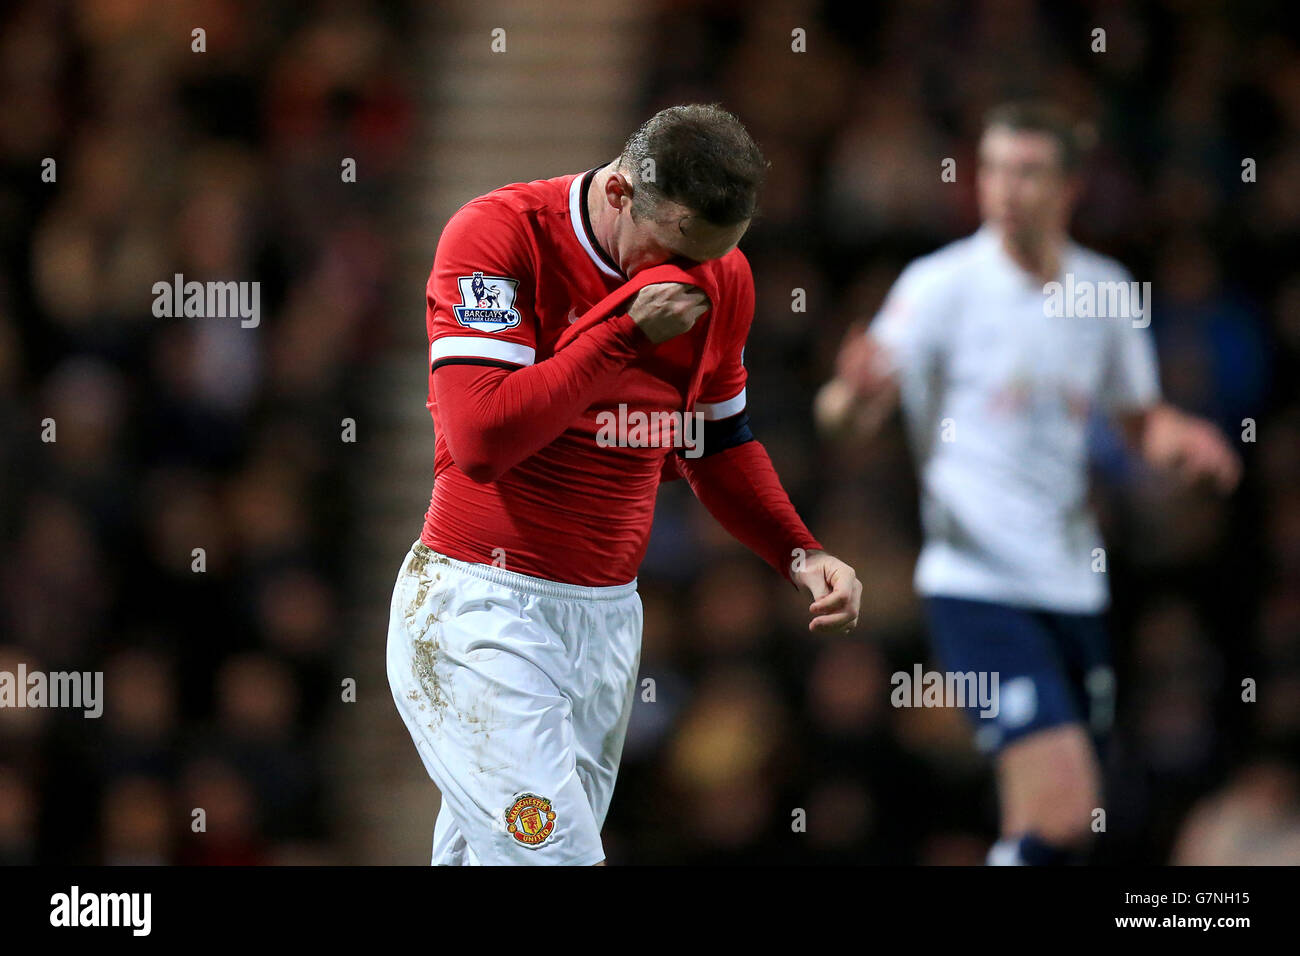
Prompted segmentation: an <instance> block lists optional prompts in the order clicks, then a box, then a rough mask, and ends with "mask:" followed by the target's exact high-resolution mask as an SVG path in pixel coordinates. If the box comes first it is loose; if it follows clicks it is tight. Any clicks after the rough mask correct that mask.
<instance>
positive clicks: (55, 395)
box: [0, 0, 414, 864]
mask: <svg viewBox="0 0 1300 956" xmlns="http://www.w3.org/2000/svg"><path fill="white" fill-rule="evenodd" d="M402 12H403V11H402V9H401V8H400V7H397V6H394V7H393V8H392V9H386V5H384V4H364V5H362V4H358V5H336V6H334V7H331V6H328V5H322V6H320V7H317V8H313V7H311V6H305V7H303V6H299V5H297V4H292V3H258V4H252V3H232V2H220V0H201V2H199V3H197V4H172V3H158V2H131V0H127V2H107V0H105V2H85V3H66V2H47V0H37V2H23V3H18V4H16V5H7V7H6V9H5V11H4V13H3V14H2V15H0V16H2V20H0V23H2V29H3V39H2V40H0V162H3V167H4V181H3V189H2V191H0V222H2V223H3V226H2V227H0V244H3V252H2V253H0V254H2V257H3V273H0V528H2V529H3V541H4V548H3V551H2V552H0V670H8V671H11V672H12V671H14V670H16V666H17V662H18V661H20V660H21V661H25V662H26V664H27V667H28V669H29V671H30V670H48V671H58V670H76V671H93V670H101V671H103V672H104V683H105V687H104V694H105V698H106V704H105V707H104V715H103V717H102V718H100V719H98V720H85V719H83V718H82V717H81V714H80V712H79V711H73V712H68V711H59V710H0V861H3V862H8V863H22V862H32V861H61V862H82V863H146V862H174V863H199V864H208V863H268V862H285V861H294V862H311V861H317V860H322V861H328V860H333V859H337V858H338V854H337V840H336V833H337V830H338V825H337V820H336V814H335V813H334V812H333V811H332V809H331V807H332V802H331V793H330V791H329V787H328V778H327V772H328V769H329V765H330V760H331V754H330V752H329V748H328V746H327V745H326V739H327V732H328V728H329V717H330V711H331V710H337V708H336V707H334V706H333V705H335V704H336V703H337V702H338V701H339V700H340V694H341V691H340V681H341V679H342V677H341V676H340V667H339V666H338V662H339V658H340V655H341V652H342V648H343V646H344V645H345V643H346V641H347V638H348V636H349V635H347V634H345V633H343V632H342V631H341V629H340V626H339V625H340V616H339V611H340V608H341V607H343V606H344V605H345V603H346V602H347V600H348V596H347V592H346V579H347V566H346V559H347V549H346V546H345V545H346V542H347V541H348V538H349V535H350V534H351V533H352V522H353V516H354V511H353V507H352V504H351V500H350V497H349V492H348V485H347V484H346V482H345V480H344V479H345V477H346V475H345V470H346V467H347V466H346V461H347V456H346V455H343V454H340V451H339V450H340V449H341V448H342V449H346V448H347V447H348V446H347V445H343V444H341V442H340V435H341V432H342V428H341V424H340V423H341V420H342V419H343V418H344V417H345V416H347V415H348V414H349V409H350V408H352V407H354V406H352V405H351V401H352V396H351V395H350V390H351V389H353V388H355V382H354V371H355V369H356V367H358V365H361V364H364V363H365V362H367V361H368V360H369V357H370V356H371V355H372V354H373V352H374V350H376V349H377V348H380V347H382V344H383V342H384V337H385V328H386V326H387V323H388V322H389V321H390V318H391V316H392V315H393V311H392V297H393V293H394V290H393V288H392V261H393V258H394V250H393V248H392V241H393V240H392V231H391V229H390V228H389V225H388V222H389V219H390V218H391V215H392V209H393V207H394V203H395V202H396V199H395V197H396V196H397V193H398V191H397V188H396V186H395V177H396V175H397V173H398V172H399V171H400V168H401V164H402V163H403V162H405V161H406V159H407V139H408V135H409V131H410V129H411V127H412V123H413V118H414V117H413V112H414V108H413V102H412V97H411V92H410V86H411V78H410V76H409V75H407V74H405V73H404V72H403V65H404V64H405V63H407V62H408V60H407V57H405V56H402V55H399V53H398V51H399V50H400V49H401V46H402V42H403V39H402V37H403V23H404V21H403V19H402V16H401V14H402ZM196 26H202V27H203V28H204V29H205V30H206V38H205V40H206V52H202V53H200V52H196V51H194V50H193V49H192V44H193V42H194V41H193V39H192V36H191V30H192V29H194V28H195V27H196ZM45 157H52V158H54V159H55V160H56V162H57V165H56V167H55V171H56V176H57V179H56V181H55V182H53V183H48V182H43V181H42V179H41V169H42V160H43V159H44V158H45ZM342 157H351V158H354V159H355V160H356V162H357V166H358V169H359V171H360V175H359V176H358V179H357V182H356V183H347V184H345V183H343V182H342V180H341V175H340V168H341V167H340V163H341V159H342ZM176 273H181V274H183V275H184V277H185V278H186V280H197V281H200V282H204V281H208V280H219V281H224V280H230V279H236V280H253V279H256V280H257V281H260V282H261V310H262V315H261V321H260V323H259V324H258V325H257V327H256V328H243V327H241V323H240V320H239V319H238V318H233V319H220V318H211V319H171V318H156V317H154V314H153V309H152V305H153V293H152V291H151V290H152V286H153V284H154V283H155V282H158V281H167V282H170V281H171V279H172V276H173V275H174V274H176ZM353 414H354V412H353ZM47 418H48V419H53V420H54V423H55V428H56V431H55V437H56V441H54V442H51V443H45V442H42V440H41V438H42V421H43V420H45V419H47ZM195 548H202V549H203V554H202V556H201V557H202V559H203V561H204V562H205V564H206V570H204V571H202V572H201V573H199V572H196V570H195V561H196V560H197V559H198V558H197V557H196V555H195V554H194V553H193V551H194V549H195ZM194 808H202V809H203V810H204V811H205V813H206V820H205V821H204V823H205V825H206V831H205V832H202V833H196V832H195V830H194V826H195V820H194V818H193V817H192V810H193V809H194Z"/></svg>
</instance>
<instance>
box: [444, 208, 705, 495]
mask: <svg viewBox="0 0 1300 956" xmlns="http://www.w3.org/2000/svg"><path fill="white" fill-rule="evenodd" d="M475 272H483V273H485V274H487V275H493V276H502V277H506V278H508V279H510V280H511V281H516V282H517V283H518V285H517V287H522V288H523V289H525V290H526V289H527V288H528V286H529V285H530V284H531V266H530V264H529V261H528V256H527V254H526V250H525V248H524V242H523V239H522V237H521V236H520V235H519V233H518V231H517V230H516V229H515V227H514V225H513V224H512V223H511V222H510V221H509V220H508V219H507V218H504V217H503V216H501V214H500V213H499V212H498V211H495V210H494V209H493V208H492V207H491V205H490V204H485V203H478V204H470V205H469V206H466V207H463V208H462V209H461V210H460V211H459V212H458V213H457V214H456V216H453V217H452V220H451V222H449V223H448V225H447V228H446V229H445V230H444V231H443V235H442V238H441V239H440V241H439V243H438V251H437V254H436V256H435V260H434V269H433V275H432V276H431V278H430V289H429V314H430V320H429V322H430V339H431V345H430V375H431V376H432V385H431V392H432V394H433V398H434V401H435V402H436V403H437V406H438V408H439V409H440V412H441V414H440V421H441V424H442V428H443V437H444V439H445V440H446V442H447V448H448V450H449V451H450V452H451V456H452V460H453V461H455V463H456V466H457V467H458V468H459V469H460V470H461V471H463V472H464V473H465V474H466V475H467V476H468V477H469V478H471V479H472V480H474V481H478V482H491V481H496V480H497V479H498V478H500V477H501V475H503V474H505V473H506V472H507V471H509V470H510V469H511V468H513V467H514V466H515V465H517V464H519V462H521V461H523V460H524V459H525V458H527V457H528V456H530V455H532V454H534V453H536V452H537V451H539V450H540V449H541V448H544V447H545V446H546V445H548V444H550V443H551V442H552V441H554V440H555V439H556V438H557V437H559V435H560V434H561V433H562V432H563V431H564V430H565V429H566V428H567V427H569V425H570V424H572V422H573V420H574V419H575V418H576V417H577V416H578V415H579V414H581V412H582V411H583V410H584V409H586V408H587V407H588V406H589V405H590V404H591V401H592V399H593V398H594V396H596V395H597V394H599V393H600V392H601V391H602V390H603V389H605V388H607V387H608V386H609V384H610V383H611V382H612V381H613V380H614V379H615V378H616V377H617V376H618V374H619V373H620V372H621V371H622V370H623V368H624V367H626V366H627V364H628V363H629V362H631V361H632V360H633V359H635V358H636V357H637V356H638V355H640V354H642V353H643V352H645V351H646V350H648V349H650V348H652V347H653V346H654V344H655V343H656V342H658V341H662V339H663V338H666V337H668V336H669V334H670V333H671V334H675V332H673V330H674V329H676V328H679V327H682V326H683V325H684V324H685V327H689V324H688V323H693V322H694V320H695V319H696V318H698V317H699V315H700V314H702V313H703V311H704V310H705V308H706V307H707V299H706V298H705V297H704V296H703V293H701V292H700V291H699V290H697V289H691V288H689V287H686V286H683V285H680V284H678V283H658V284H655V285H650V286H646V287H645V288H643V289H641V290H640V291H639V292H638V293H637V294H636V296H635V298H634V299H633V300H632V301H631V304H630V305H629V307H628V311H627V312H626V313H625V314H620V315H617V316H614V317H612V318H611V319H609V320H608V321H606V322H602V323H600V324H599V325H596V326H593V327H592V328H590V329H588V330H586V331H585V332H584V333H583V334H582V335H580V336H578V337H577V338H576V339H575V340H574V341H573V342H572V343H570V344H569V345H568V347H566V348H565V349H563V350H561V351H560V352H558V353H557V354H555V355H553V356H551V357H550V358H547V359H544V360H542V361H540V362H538V361H535V357H536V350H535V347H534V344H535V339H536V327H535V323H536V320H535V317H534V316H533V315H531V314H528V315H525V316H521V319H520V322H519V323H518V325H517V326H515V327H513V328H509V329H505V330H503V332H504V333H505V334H498V333H493V332H483V331H481V330H479V329H475V328H473V327H472V326H471V327H468V328H467V327H466V326H465V323H463V322H460V321H459V319H458V312H457V309H456V307H455V303H457V302H459V301H460V296H461V295H462V293H461V287H460V282H461V280H463V279H464V278H465V277H466V276H472V275H473V274H474V273H475ZM521 277H522V278H521ZM516 303H517V304H518V305H519V306H520V311H530V309H529V305H530V303H529V302H528V301H527V299H526V298H524V297H523V296H521V297H520V298H519V299H517V300H516Z"/></svg>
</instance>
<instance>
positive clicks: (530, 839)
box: [506, 793, 555, 847]
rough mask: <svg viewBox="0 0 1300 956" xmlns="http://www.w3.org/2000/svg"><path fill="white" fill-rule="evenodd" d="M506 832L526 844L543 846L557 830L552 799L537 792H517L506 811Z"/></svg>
mask: <svg viewBox="0 0 1300 956" xmlns="http://www.w3.org/2000/svg"><path fill="white" fill-rule="evenodd" d="M506 832H507V833H509V834H510V835H511V836H512V837H514V838H515V840H516V842H518V843H522V844H523V845H524V846H528V847H539V846H541V845H542V844H543V843H545V842H546V841H547V840H548V839H550V837H551V834H552V833H554V832H555V810H554V809H553V808H552V807H551V801H550V800H547V799H546V798H545V797H539V796H538V795H537V794H535V793H520V794H517V795H516V796H515V802H514V803H512V804H511V805H510V809H508V810H507V811H506Z"/></svg>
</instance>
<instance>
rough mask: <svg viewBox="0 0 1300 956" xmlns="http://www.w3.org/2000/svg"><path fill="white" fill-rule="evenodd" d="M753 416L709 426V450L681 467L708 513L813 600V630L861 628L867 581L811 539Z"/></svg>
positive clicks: (682, 461) (706, 439)
mask: <svg viewBox="0 0 1300 956" xmlns="http://www.w3.org/2000/svg"><path fill="white" fill-rule="evenodd" d="M748 419H749V416H747V415H743V414H742V415H737V416H735V418H734V419H730V420H728V421H725V422H720V423H717V427H716V428H715V429H714V430H713V434H712V435H710V428H709V426H708V424H706V426H705V436H704V441H703V448H704V453H703V454H702V455H701V456H700V457H699V458H693V459H691V458H682V457H679V458H678V459H677V468H678V469H679V470H680V472H681V474H682V475H683V476H685V478H686V480H687V481H688V482H689V483H690V486H691V490H692V491H694V492H695V497H697V498H698V499H699V500H700V502H701V503H702V504H703V505H704V507H705V508H707V509H708V510H709V513H710V514H712V515H713V517H714V518H716V519H717V520H718V523H719V524H721V525H722V526H723V527H724V528H726V529H727V531H728V532H730V533H731V535H732V537H734V538H735V539H736V540H737V541H739V542H740V543H741V544H743V545H745V546H746V547H747V548H749V549H750V550H751V551H753V552H754V553H755V554H757V555H758V556H759V557H761V558H762V559H763V560H764V561H766V562H767V563H768V564H770V565H771V566H772V567H773V568H775V569H776V570H777V571H778V572H780V574H781V575H782V576H783V577H785V578H786V580H788V581H790V582H791V583H792V584H794V585H796V586H797V587H799V588H801V589H803V591H804V592H805V593H807V594H808V595H809V597H811V598H812V604H811V605H809V607H808V611H809V613H810V614H812V615H813V619H812V621H810V622H809V624H808V629H809V630H811V631H815V632H818V633H824V632H829V631H842V630H847V629H849V628H852V627H855V626H856V625H857V623H858V611H859V609H860V607H861V604H862V584H861V582H860V581H858V576H857V573H856V572H855V571H854V570H853V568H851V567H850V566H849V565H848V564H846V563H844V562H843V561H841V560H840V559H839V558H837V557H835V556H834V555H833V554H829V553H828V552H827V551H826V550H825V549H823V548H822V546H821V544H820V543H819V542H818V541H817V539H816V538H815V537H813V535H812V532H810V531H809V530H808V528H807V526H806V525H805V524H804V523H803V520H802V519H801V518H800V517H799V514H798V512H796V511H795V508H794V505H793V504H792V503H791V501H790V496H789V495H788V494H786V491H785V489H784V488H783V487H782V486H781V479H780V478H779V477H777V474H776V469H775V468H774V467H773V466H772V459H771V458H770V457H768V454H767V450H766V449H765V448H764V447H763V446H762V444H760V443H759V442H758V441H757V440H756V439H755V438H754V436H753V434H752V433H751V432H750V430H749V420H748Z"/></svg>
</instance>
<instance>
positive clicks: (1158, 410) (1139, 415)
mask: <svg viewBox="0 0 1300 956" xmlns="http://www.w3.org/2000/svg"><path fill="white" fill-rule="evenodd" d="M1119 277H1120V278H1121V279H1122V280H1124V281H1129V280H1131V279H1132V276H1131V275H1129V273H1128V272H1127V271H1126V270H1121V272H1120V274H1119ZM1111 334H1112V338H1111V350H1110V353H1109V362H1108V364H1107V368H1106V379H1105V381H1104V383H1103V387H1102V389H1101V393H1100V394H1101V397H1102V402H1103V404H1104V405H1105V407H1106V408H1107V410H1108V411H1109V412H1110V414H1111V416H1112V417H1113V418H1114V420H1115V421H1116V422H1117V423H1118V424H1119V426H1120V428H1121V430H1122V432H1123V434H1124V437H1125V439H1126V440H1127V442H1128V443H1129V446H1130V447H1131V448H1133V450H1134V451H1136V452H1137V453H1138V454H1139V455H1141V457H1142V459H1143V460H1144V461H1146V462H1147V463H1148V464H1150V465H1151V466H1153V467H1155V468H1158V469H1161V470H1163V471H1167V472H1169V473H1171V474H1173V475H1174V476H1175V477H1177V478H1178V479H1179V480H1181V481H1183V482H1186V483H1188V484H1209V485H1211V486H1212V487H1214V488H1216V489H1218V490H1219V491H1220V492H1222V493H1225V494H1226V493H1227V492H1229V491H1231V490H1232V489H1233V488H1235V487H1236V486H1237V482H1238V480H1239V479H1240V478H1241V459H1240V458H1239V457H1238V456H1237V453H1236V452H1235V451H1234V450H1233V449H1232V446H1231V445H1229V444H1228V441H1227V439H1226V438H1225V437H1224V436H1223V433H1222V432H1220V431H1219V430H1218V429H1217V428H1215V427H1214V425H1213V424H1211V423H1210V422H1208V421H1206V420H1205V419H1203V418H1197V417H1196V416H1195V415H1190V414H1188V413H1187V412H1184V411H1182V410H1180V409H1178V408H1176V407H1174V406H1173V405H1171V404H1169V403H1168V402H1166V401H1164V400H1162V399H1161V396H1160V382H1159V373H1158V368H1157V363H1156V353H1155V344H1154V342H1153V340H1152V336H1151V329H1150V328H1149V327H1148V326H1147V325H1141V326H1137V325H1134V324H1133V323H1132V322H1129V321H1116V322H1115V323H1114V324H1113V325H1112V326H1111Z"/></svg>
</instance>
